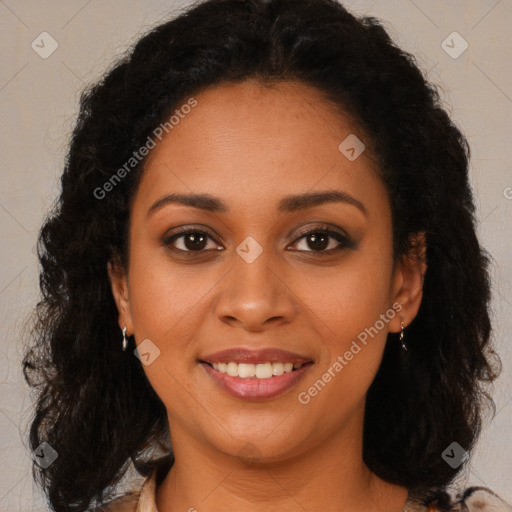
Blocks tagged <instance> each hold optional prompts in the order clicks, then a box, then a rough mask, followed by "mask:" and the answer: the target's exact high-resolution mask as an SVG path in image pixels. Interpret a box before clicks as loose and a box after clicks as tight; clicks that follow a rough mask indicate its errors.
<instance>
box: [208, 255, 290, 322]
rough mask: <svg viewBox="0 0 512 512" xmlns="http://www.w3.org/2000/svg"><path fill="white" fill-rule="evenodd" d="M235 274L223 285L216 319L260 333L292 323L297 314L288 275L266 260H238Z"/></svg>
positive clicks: (233, 270) (264, 258)
mask: <svg viewBox="0 0 512 512" xmlns="http://www.w3.org/2000/svg"><path fill="white" fill-rule="evenodd" d="M234 259H235V261H234V264H233V268H232V270H231V271H230V272H229V273H228V275H227V276H226V277H225V278H224V279H223V280H222V281H221V283H219V284H220V288H219V296H218V299H217V303H216V306H215V307H216V315H217V318H219V319H220V320H221V321H222V322H223V323H227V324H230V325H233V326H238V327H241V328H243V329H244V330H247V331H252V332H257V331H263V330H265V329H267V328H268V327H269V326H274V327H276V326H278V325H280V324H287V323H290V322H291V321H292V320H293V318H294V316H295V315H296V314H297V309H298V308H297V302H296V295H295V294H294V292H293V291H292V289H293V282H290V280H291V279H292V278H291V276H290V273H289V272H286V271H285V270H283V268H282V266H280V265H277V264H276V263H275V261H274V262H272V261H270V258H267V256H266V255H265V251H264V252H263V253H262V254H261V255H260V256H259V257H258V258H257V259H256V260H255V261H253V262H252V263H248V262H246V261H244V260H243V259H242V258H240V257H238V255H237V256H235V258H234Z"/></svg>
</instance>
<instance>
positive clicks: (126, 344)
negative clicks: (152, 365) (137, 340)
mask: <svg viewBox="0 0 512 512" xmlns="http://www.w3.org/2000/svg"><path fill="white" fill-rule="evenodd" d="M127 346H128V340H127V339H126V326H125V327H124V329H123V351H124V350H126V347H127Z"/></svg>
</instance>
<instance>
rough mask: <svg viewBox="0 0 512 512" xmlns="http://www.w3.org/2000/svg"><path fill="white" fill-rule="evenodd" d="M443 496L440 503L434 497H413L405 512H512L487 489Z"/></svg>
mask: <svg viewBox="0 0 512 512" xmlns="http://www.w3.org/2000/svg"><path fill="white" fill-rule="evenodd" d="M427 494H428V493H427ZM441 494H442V496H443V498H442V499H441V500H440V501H438V500H437V499H435V500H434V501H432V495H430V498H427V495H422V496H420V495H415V496H411V497H410V499H409V501H408V502H407V503H406V506H405V507H404V509H403V512H440V511H441V510H443V511H450V512H512V507H511V506H510V505H509V504H508V503H507V502H506V501H504V500H503V499H501V498H500V497H499V496H498V495H497V494H496V493H494V492H493V491H491V490H490V489H488V488H487V487H470V488H468V489H466V490H465V491H462V492H459V493H458V494H457V495H455V496H454V495H450V494H448V493H446V492H442V493H441Z"/></svg>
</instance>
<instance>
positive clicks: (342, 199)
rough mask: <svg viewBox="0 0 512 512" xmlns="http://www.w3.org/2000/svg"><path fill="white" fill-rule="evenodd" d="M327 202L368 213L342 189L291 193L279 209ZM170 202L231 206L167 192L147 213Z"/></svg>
mask: <svg viewBox="0 0 512 512" xmlns="http://www.w3.org/2000/svg"><path fill="white" fill-rule="evenodd" d="M326 203H345V204H349V205H352V206H355V207H356V208H358V209H359V210H360V211H361V212H362V213H364V215H365V216H367V215H368V211H367V209H366V207H365V206H364V204H363V203H361V201H359V200H358V199H356V198H355V197H353V196H351V195H350V194H347V193H346V192H343V191H341V190H326V191H320V192H306V193H303V194H297V195H289V196H286V197H284V198H282V199H281V200H280V201H279V205H278V211H279V212H295V211H298V210H306V209H308V208H313V207H315V206H320V205H322V204H326ZM168 204H182V205H185V206H191V207H193V208H199V209H201V210H205V211H208V212H215V213H227V212H229V208H228V207H227V206H226V204H225V203H223V202H222V201H221V200H220V199H219V198H217V197H214V196H212V195H209V194H167V195H165V196H163V197H161V198H160V199H158V200H157V201H156V202H155V203H153V205H152V206H151V207H150V208H149V210H148V212H147V215H148V216H149V215H151V214H152V213H154V212H156V211H157V210H159V209H161V208H163V207H164V206H166V205H168Z"/></svg>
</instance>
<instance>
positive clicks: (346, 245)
mask: <svg viewBox="0 0 512 512" xmlns="http://www.w3.org/2000/svg"><path fill="white" fill-rule="evenodd" d="M190 234H197V235H202V236H206V237H208V238H210V239H211V240H213V241H214V242H215V239H214V237H213V235H211V234H210V233H209V232H208V231H205V230H203V229H198V228H196V229H194V228H191V227H189V226H187V227H183V228H177V230H176V232H175V233H174V234H172V235H171V236H167V237H165V238H164V239H163V240H162V242H163V245H165V246H167V247H169V248H170V249H171V250H172V251H174V252H178V253H181V254H183V255H186V256H187V257H196V256H199V255H201V254H202V253H204V252H206V249H201V250H199V251H191V250H184V249H177V248H175V247H173V246H172V244H173V242H174V241H175V240H178V239H179V238H183V237H185V236H187V235H190ZM312 234H322V235H327V236H328V237H329V238H334V239H335V240H336V241H337V242H339V244H340V245H339V246H338V247H336V248H334V249H328V250H325V249H324V250H321V251H314V250H308V251H299V252H306V253H310V254H313V255H315V256H323V255H331V254H332V253H334V252H338V251H341V250H343V249H351V248H354V247H355V244H354V242H353V241H352V240H351V239H350V238H349V237H348V236H347V235H344V234H342V233H340V232H338V231H333V230H332V229H330V228H329V227H328V226H317V227H315V228H312V229H307V230H305V231H303V232H300V233H299V234H298V238H297V239H296V240H295V241H294V242H293V244H296V243H297V242H299V241H300V240H302V239H304V238H307V237H308V236H309V235H312ZM210 250H211V249H210Z"/></svg>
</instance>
